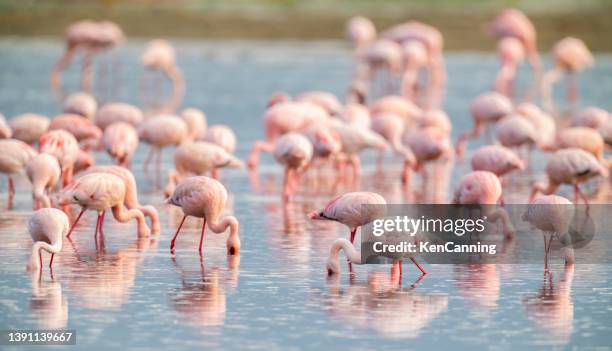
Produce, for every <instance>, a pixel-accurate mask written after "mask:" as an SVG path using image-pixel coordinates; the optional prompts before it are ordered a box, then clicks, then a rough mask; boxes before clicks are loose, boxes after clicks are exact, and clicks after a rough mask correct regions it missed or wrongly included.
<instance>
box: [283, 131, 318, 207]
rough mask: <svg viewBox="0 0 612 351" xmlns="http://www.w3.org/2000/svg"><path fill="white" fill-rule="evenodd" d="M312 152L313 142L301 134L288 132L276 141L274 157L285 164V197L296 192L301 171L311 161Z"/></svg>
mask: <svg viewBox="0 0 612 351" xmlns="http://www.w3.org/2000/svg"><path fill="white" fill-rule="evenodd" d="M312 154H313V146H312V143H311V142H310V140H308V138H306V137H305V136H303V135H301V134H298V133H293V132H291V133H287V134H285V135H283V136H281V137H280V138H279V139H278V140H277V141H276V145H275V146H274V158H275V159H276V161H278V163H280V164H282V165H283V166H285V178H284V183H283V184H284V185H283V199H285V200H286V199H288V198H289V197H290V196H292V195H294V194H295V188H296V187H297V182H298V178H299V174H300V171H301V170H302V169H304V167H306V166H307V165H308V163H310V160H311V159H312Z"/></svg>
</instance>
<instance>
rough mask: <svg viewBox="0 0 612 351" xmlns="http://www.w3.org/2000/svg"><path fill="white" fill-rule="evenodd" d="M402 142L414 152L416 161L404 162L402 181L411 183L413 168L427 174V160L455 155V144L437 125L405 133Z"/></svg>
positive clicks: (423, 174)
mask: <svg viewBox="0 0 612 351" xmlns="http://www.w3.org/2000/svg"><path fill="white" fill-rule="evenodd" d="M402 139H403V140H402V142H403V143H404V144H406V145H407V147H408V148H410V150H412V152H413V154H414V158H415V160H416V162H415V163H414V164H412V165H410V164H408V163H404V170H403V173H402V182H403V183H405V184H409V181H410V172H411V169H415V170H417V171H420V172H421V175H422V176H423V177H424V176H425V173H424V172H425V164H426V163H427V162H431V161H436V160H441V159H444V158H450V157H452V155H453V145H452V142H451V140H450V137H449V135H448V133H447V132H444V131H442V130H440V129H439V128H436V127H426V128H423V129H418V130H415V131H411V132H408V133H404V136H403V137H402Z"/></svg>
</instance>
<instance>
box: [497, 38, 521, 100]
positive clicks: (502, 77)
mask: <svg viewBox="0 0 612 351" xmlns="http://www.w3.org/2000/svg"><path fill="white" fill-rule="evenodd" d="M497 53H498V55H499V58H500V61H501V68H500V70H499V72H498V73H497V77H496V78H495V91H497V92H498V93H500V94H504V95H506V96H508V97H510V98H511V97H512V96H513V95H514V94H513V87H514V82H515V80H516V70H517V69H518V66H519V65H520V64H521V61H523V59H524V58H525V49H524V47H523V44H522V43H521V41H520V40H518V39H516V38H514V37H505V38H503V39H501V40H500V41H499V43H498V45H497Z"/></svg>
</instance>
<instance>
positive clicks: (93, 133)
mask: <svg viewBox="0 0 612 351" xmlns="http://www.w3.org/2000/svg"><path fill="white" fill-rule="evenodd" d="M58 129H63V130H65V131H67V132H68V133H70V134H72V135H73V136H74V137H75V138H76V139H77V141H79V144H80V145H82V146H83V147H84V148H86V149H92V148H94V149H95V148H97V146H98V144H99V141H100V138H101V137H102V131H101V130H100V128H98V127H97V126H96V125H94V124H93V122H92V121H91V120H89V119H86V118H83V117H82V116H80V115H75V114H69V113H64V114H61V115H57V116H55V117H53V119H51V124H50V125H49V130H58Z"/></svg>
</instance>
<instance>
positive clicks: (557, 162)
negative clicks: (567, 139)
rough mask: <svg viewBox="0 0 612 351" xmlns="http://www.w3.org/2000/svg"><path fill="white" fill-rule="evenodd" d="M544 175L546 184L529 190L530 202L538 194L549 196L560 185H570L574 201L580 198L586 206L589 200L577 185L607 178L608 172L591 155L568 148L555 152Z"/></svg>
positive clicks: (535, 185) (536, 184)
mask: <svg viewBox="0 0 612 351" xmlns="http://www.w3.org/2000/svg"><path fill="white" fill-rule="evenodd" d="M546 174H547V176H548V184H545V183H540V182H538V183H535V184H534V185H533V187H532V189H531V195H530V197H529V200H530V201H533V200H534V199H535V197H536V195H537V194H538V193H539V192H541V193H542V194H544V195H551V194H553V193H554V192H555V191H556V190H557V189H558V188H559V186H560V185H561V184H571V185H573V186H574V193H575V197H576V200H577V199H578V196H580V197H581V198H582V200H583V201H584V203H585V204H587V205H588V203H589V200H588V199H587V197H586V196H585V195H584V194H583V193H582V191H580V186H579V184H580V183H583V182H586V181H588V180H589V179H591V178H594V177H597V176H603V177H607V176H608V170H607V169H606V168H604V167H603V166H602V165H601V164H600V163H599V162H598V161H597V159H596V158H595V156H593V155H592V154H590V153H588V152H586V151H584V150H582V149H577V148H568V149H561V150H559V151H556V152H555V153H554V154H553V155H552V156H551V157H550V158H549V159H548V162H547V163H546Z"/></svg>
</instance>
